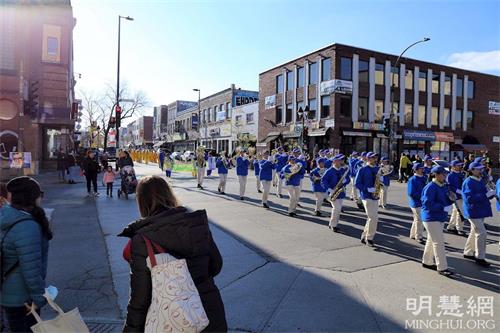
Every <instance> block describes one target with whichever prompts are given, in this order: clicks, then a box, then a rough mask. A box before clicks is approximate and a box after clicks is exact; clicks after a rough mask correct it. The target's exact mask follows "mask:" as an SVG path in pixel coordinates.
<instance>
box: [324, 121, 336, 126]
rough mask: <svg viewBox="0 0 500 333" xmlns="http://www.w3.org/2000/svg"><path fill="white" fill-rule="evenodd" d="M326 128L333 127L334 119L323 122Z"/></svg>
mask: <svg viewBox="0 0 500 333" xmlns="http://www.w3.org/2000/svg"><path fill="white" fill-rule="evenodd" d="M325 127H326V128H334V127H335V119H327V120H325Z"/></svg>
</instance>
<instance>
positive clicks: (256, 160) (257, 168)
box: [253, 154, 262, 193]
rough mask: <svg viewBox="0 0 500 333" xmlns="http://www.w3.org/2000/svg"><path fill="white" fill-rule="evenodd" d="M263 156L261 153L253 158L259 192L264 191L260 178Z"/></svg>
mask: <svg viewBox="0 0 500 333" xmlns="http://www.w3.org/2000/svg"><path fill="white" fill-rule="evenodd" d="M261 158H262V155H261V154H259V155H258V156H255V157H254V159H253V171H254V173H255V179H256V182H257V192H259V193H262V191H261V190H260V189H261V188H262V185H261V184H260V178H259V173H260V161H261Z"/></svg>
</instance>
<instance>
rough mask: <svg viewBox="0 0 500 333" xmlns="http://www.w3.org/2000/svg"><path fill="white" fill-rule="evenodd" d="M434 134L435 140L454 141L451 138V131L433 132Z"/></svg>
mask: <svg viewBox="0 0 500 333" xmlns="http://www.w3.org/2000/svg"><path fill="white" fill-rule="evenodd" d="M434 134H435V135H436V141H438V142H455V139H454V138H453V133H450V132H434Z"/></svg>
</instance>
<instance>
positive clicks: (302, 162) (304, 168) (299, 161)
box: [297, 158, 307, 179]
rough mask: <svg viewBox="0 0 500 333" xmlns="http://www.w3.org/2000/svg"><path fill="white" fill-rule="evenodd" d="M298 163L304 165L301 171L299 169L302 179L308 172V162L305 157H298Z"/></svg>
mask: <svg viewBox="0 0 500 333" xmlns="http://www.w3.org/2000/svg"><path fill="white" fill-rule="evenodd" d="M297 163H300V164H301V165H302V167H301V168H300V171H299V175H300V179H302V178H304V175H305V174H306V170H307V162H306V160H305V159H302V158H298V159H297Z"/></svg>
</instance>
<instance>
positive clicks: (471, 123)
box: [467, 111, 498, 129]
mask: <svg viewBox="0 0 500 333" xmlns="http://www.w3.org/2000/svg"><path fill="white" fill-rule="evenodd" d="M497 124H498V123H497ZM469 128H474V111H467V129H469Z"/></svg>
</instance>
